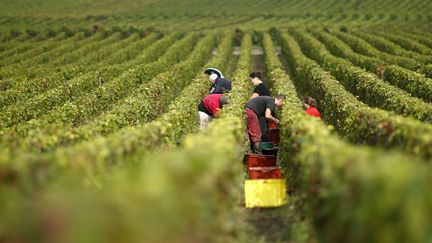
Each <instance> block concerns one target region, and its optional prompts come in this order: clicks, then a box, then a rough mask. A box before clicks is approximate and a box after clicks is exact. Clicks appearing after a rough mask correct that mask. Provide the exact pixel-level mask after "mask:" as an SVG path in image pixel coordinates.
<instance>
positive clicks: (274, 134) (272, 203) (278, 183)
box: [244, 123, 287, 208]
mask: <svg viewBox="0 0 432 243" xmlns="http://www.w3.org/2000/svg"><path fill="white" fill-rule="evenodd" d="M279 139H280V137H279V128H277V126H276V125H275V124H274V123H270V129H269V140H270V143H262V146H261V148H262V152H263V154H253V153H246V154H245V157H244V160H245V167H246V170H247V173H248V177H249V179H247V180H245V185H244V191H245V203H246V208H261V207H279V206H282V205H284V204H285V203H286V201H287V196H286V180H285V179H284V178H283V176H282V169H281V168H280V167H279V166H277V152H278V149H277V147H274V146H278V144H279ZM270 144H271V146H269V145H270Z"/></svg>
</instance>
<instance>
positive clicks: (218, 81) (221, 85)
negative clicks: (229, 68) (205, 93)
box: [204, 68, 231, 94]
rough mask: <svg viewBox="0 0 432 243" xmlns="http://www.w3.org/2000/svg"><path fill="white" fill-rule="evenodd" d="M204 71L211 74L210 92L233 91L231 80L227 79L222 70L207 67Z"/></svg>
mask: <svg viewBox="0 0 432 243" xmlns="http://www.w3.org/2000/svg"><path fill="white" fill-rule="evenodd" d="M204 73H205V74H207V75H209V79H210V82H212V86H211V87H210V89H209V93H210V94H223V93H226V92H229V91H231V81H229V80H228V79H226V78H225V77H224V76H223V74H222V72H221V71H219V70H218V69H216V68H207V69H206V70H205V71H204Z"/></svg>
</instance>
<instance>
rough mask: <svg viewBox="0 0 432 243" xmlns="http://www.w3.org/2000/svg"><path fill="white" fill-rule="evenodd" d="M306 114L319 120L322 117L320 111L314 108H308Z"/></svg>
mask: <svg viewBox="0 0 432 243" xmlns="http://www.w3.org/2000/svg"><path fill="white" fill-rule="evenodd" d="M306 114H308V115H310V116H314V117H318V118H320V117H321V115H320V113H319V111H318V109H317V108H315V107H313V106H311V107H309V108H307V110H306Z"/></svg>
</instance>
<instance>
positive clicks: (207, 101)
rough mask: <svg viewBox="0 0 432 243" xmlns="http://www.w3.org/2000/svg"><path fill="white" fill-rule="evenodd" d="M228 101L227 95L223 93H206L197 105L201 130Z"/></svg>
mask: <svg viewBox="0 0 432 243" xmlns="http://www.w3.org/2000/svg"><path fill="white" fill-rule="evenodd" d="M227 103H228V97H227V96H225V95H224V94H210V95H207V96H206V97H205V98H204V99H203V100H202V101H201V103H199V105H198V115H199V118H200V128H201V130H203V129H205V128H207V126H208V124H209V123H210V121H211V120H212V119H213V118H214V117H215V116H217V115H218V112H219V110H220V109H222V107H223V106H224V105H225V104H227Z"/></svg>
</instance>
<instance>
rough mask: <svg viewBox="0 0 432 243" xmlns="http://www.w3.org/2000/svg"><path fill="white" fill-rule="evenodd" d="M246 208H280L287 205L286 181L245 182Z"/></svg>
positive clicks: (262, 180) (263, 180) (261, 180)
mask: <svg viewBox="0 0 432 243" xmlns="http://www.w3.org/2000/svg"><path fill="white" fill-rule="evenodd" d="M244 192H245V202H246V208H264V207H279V206H282V205H284V204H285V203H286V201H287V195H286V180H285V179H259V180H245V184H244Z"/></svg>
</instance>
